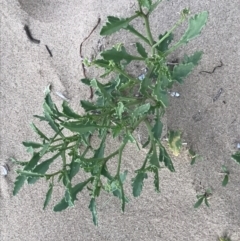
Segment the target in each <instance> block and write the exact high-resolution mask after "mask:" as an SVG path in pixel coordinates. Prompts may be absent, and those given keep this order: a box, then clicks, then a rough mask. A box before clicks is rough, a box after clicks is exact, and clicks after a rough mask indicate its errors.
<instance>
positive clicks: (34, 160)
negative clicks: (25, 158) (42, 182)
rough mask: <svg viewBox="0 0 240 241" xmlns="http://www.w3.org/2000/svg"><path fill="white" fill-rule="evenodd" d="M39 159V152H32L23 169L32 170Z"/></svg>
mask: <svg viewBox="0 0 240 241" xmlns="http://www.w3.org/2000/svg"><path fill="white" fill-rule="evenodd" d="M40 159H41V156H40V153H39V152H34V153H33V156H32V158H31V160H30V161H29V162H28V164H27V165H26V166H25V167H24V169H23V170H24V171H28V170H32V169H33V168H34V167H35V166H36V165H37V163H38V161H39V160H40Z"/></svg>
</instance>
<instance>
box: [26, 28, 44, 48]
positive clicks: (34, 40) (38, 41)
mask: <svg viewBox="0 0 240 241" xmlns="http://www.w3.org/2000/svg"><path fill="white" fill-rule="evenodd" d="M24 30H25V32H26V34H27V37H28V39H29V40H30V41H31V42H33V43H35V44H40V40H38V39H35V38H33V37H32V34H31V32H30V29H29V27H28V26H27V25H24Z"/></svg>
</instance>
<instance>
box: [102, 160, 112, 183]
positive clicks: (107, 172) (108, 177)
mask: <svg viewBox="0 0 240 241" xmlns="http://www.w3.org/2000/svg"><path fill="white" fill-rule="evenodd" d="M101 175H103V176H104V177H106V178H107V179H109V180H113V177H112V176H111V174H110V173H109V171H108V168H107V165H106V164H104V165H103V167H102V170H101Z"/></svg>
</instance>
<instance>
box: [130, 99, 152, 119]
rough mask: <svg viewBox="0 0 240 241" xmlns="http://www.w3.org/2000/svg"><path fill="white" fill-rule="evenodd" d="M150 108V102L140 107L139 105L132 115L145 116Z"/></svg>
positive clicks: (136, 116)
mask: <svg viewBox="0 0 240 241" xmlns="http://www.w3.org/2000/svg"><path fill="white" fill-rule="evenodd" d="M149 109H150V104H149V103H147V104H144V105H141V106H139V107H137V108H136V109H135V110H134V111H133V113H132V115H133V116H134V117H135V118H138V117H141V116H143V115H144V114H145V113H146V112H148V111H149Z"/></svg>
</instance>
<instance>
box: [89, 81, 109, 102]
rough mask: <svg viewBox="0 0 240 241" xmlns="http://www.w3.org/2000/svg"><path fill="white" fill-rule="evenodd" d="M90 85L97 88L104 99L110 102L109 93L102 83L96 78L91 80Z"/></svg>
mask: <svg viewBox="0 0 240 241" xmlns="http://www.w3.org/2000/svg"><path fill="white" fill-rule="evenodd" d="M91 86H92V87H93V88H94V89H97V90H98V91H99V92H100V93H101V94H102V96H103V97H104V98H105V99H107V100H108V101H109V102H111V95H110V94H109V93H108V92H107V91H106V89H105V86H104V85H103V84H101V83H100V82H99V81H97V80H96V79H93V80H91Z"/></svg>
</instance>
